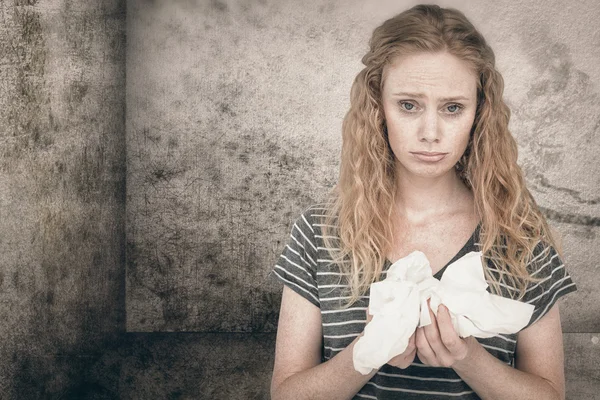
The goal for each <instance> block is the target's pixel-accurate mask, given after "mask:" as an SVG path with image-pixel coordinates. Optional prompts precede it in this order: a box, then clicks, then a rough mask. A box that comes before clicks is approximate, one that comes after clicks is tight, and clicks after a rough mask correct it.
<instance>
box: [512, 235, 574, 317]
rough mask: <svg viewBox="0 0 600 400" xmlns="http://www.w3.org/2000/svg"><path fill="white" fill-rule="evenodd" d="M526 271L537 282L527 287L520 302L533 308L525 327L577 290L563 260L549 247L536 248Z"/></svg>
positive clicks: (538, 246)
mask: <svg viewBox="0 0 600 400" xmlns="http://www.w3.org/2000/svg"><path fill="white" fill-rule="evenodd" d="M528 269H529V271H530V274H531V276H532V277H534V278H536V279H538V280H537V281H534V282H532V283H530V284H529V285H528V287H527V289H526V292H525V295H524V297H523V300H522V301H524V302H525V303H528V304H533V306H534V307H535V308H534V310H533V315H532V316H531V320H530V321H529V323H528V324H527V327H529V326H530V325H533V324H534V323H535V322H537V321H538V320H539V319H540V318H542V317H543V316H544V315H546V313H547V312H548V311H549V310H550V309H551V308H552V306H553V305H554V304H555V303H556V301H557V300H558V299H559V298H560V297H562V296H564V295H566V294H567V293H571V292H574V291H575V290H577V287H576V285H575V283H574V282H573V280H572V279H571V276H570V275H569V273H568V272H567V270H566V268H565V265H564V263H563V260H562V259H561V257H560V256H559V254H558V253H557V252H556V250H555V249H554V247H552V246H550V245H547V244H542V243H539V244H538V245H537V246H536V248H535V250H534V252H533V257H532V260H531V262H530V263H529V266H528Z"/></svg>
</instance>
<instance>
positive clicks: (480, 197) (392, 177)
mask: <svg viewBox="0 0 600 400" xmlns="http://www.w3.org/2000/svg"><path fill="white" fill-rule="evenodd" d="M369 47H370V50H369V51H368V52H367V54H365V55H364V56H363V58H362V63H363V64H364V65H365V67H364V69H363V70H362V71H360V72H359V74H358V75H357V76H356V78H355V80H354V82H353V85H352V89H351V92H350V100H351V102H350V109H349V111H348V112H347V114H346V115H345V117H344V121H343V124H342V140H343V144H342V155H341V165H340V175H339V181H338V183H337V185H336V186H335V187H334V189H333V191H332V193H331V196H330V201H329V202H328V207H327V208H328V212H327V216H326V218H325V221H324V233H323V235H324V240H325V241H326V245H327V247H328V248H330V250H329V251H330V254H331V256H332V259H333V262H334V263H336V264H337V265H339V268H340V269H341V271H342V272H344V273H345V275H346V276H347V277H348V284H349V287H350V297H351V299H350V300H349V301H348V303H347V305H350V304H352V303H354V302H355V301H356V300H357V299H358V298H359V297H360V296H361V295H363V294H364V293H365V292H366V290H367V289H368V287H369V285H370V284H371V283H373V282H375V281H376V280H378V279H379V276H380V274H381V271H382V268H383V266H384V263H385V260H386V254H387V253H388V252H389V251H390V250H391V248H392V243H393V218H394V215H395V211H394V204H395V194H396V182H397V179H396V174H397V172H396V169H395V168H394V166H395V157H394V154H393V153H392V150H391V148H390V145H389V141H388V138H387V130H386V127H385V120H384V113H383V105H382V98H381V97H382V96H381V93H382V86H383V81H384V77H383V76H382V74H383V70H384V67H385V66H386V65H388V64H389V63H390V62H391V61H392V60H393V59H394V58H395V57H397V56H402V55H406V54H410V53H415V52H448V53H450V54H452V55H454V56H456V57H458V58H459V59H461V60H463V61H466V62H467V63H468V64H469V65H470V66H472V67H473V68H474V71H476V76H479V81H478V83H477V100H478V104H477V111H476V114H475V119H474V123H473V127H472V129H471V134H470V139H469V143H468V145H467V149H466V151H465V153H464V154H463V156H462V157H461V159H460V161H459V162H458V164H457V166H456V169H457V173H458V174H459V177H460V178H461V179H462V180H463V182H464V183H465V185H466V186H467V187H468V188H469V189H470V190H471V191H472V192H473V196H474V199H475V205H476V207H475V208H476V212H477V214H478V216H479V218H480V220H481V227H480V242H481V244H482V249H481V251H482V253H483V256H484V258H485V259H487V260H490V261H492V262H493V264H494V266H495V269H496V270H497V271H498V272H497V274H495V275H493V274H491V273H490V271H488V270H487V269H486V279H487V280H488V282H489V283H490V285H491V287H492V290H493V291H494V292H496V293H499V292H500V291H501V289H500V286H506V285H509V286H510V287H513V288H516V289H517V291H516V293H517V295H516V296H513V297H517V298H521V297H522V295H523V294H524V292H525V288H526V286H527V284H528V283H529V282H532V281H535V280H536V279H534V278H533V277H532V276H531V275H530V272H529V271H528V268H527V266H528V264H530V262H531V261H532V259H533V257H534V249H535V248H536V247H537V246H538V245H539V244H540V243H541V242H543V243H545V244H549V245H551V246H553V247H554V248H555V249H556V250H557V252H558V253H559V255H561V250H560V248H559V243H558V242H557V241H556V239H555V238H554V234H553V233H552V232H551V229H550V227H549V225H548V223H547V222H546V219H545V218H544V216H543V214H542V213H541V211H540V210H539V208H538V206H537V204H536V202H535V200H534V198H533V196H532V195H531V193H530V192H529V190H528V189H527V188H526V185H525V181H524V178H523V173H522V171H521V169H520V167H519V166H518V165H517V144H516V142H515V139H514V138H513V136H512V135H511V133H510V131H509V130H508V122H509V119H510V110H509V108H508V107H507V105H506V104H505V103H504V101H503V99H502V93H503V90H504V81H503V79H502V76H501V75H500V73H499V72H498V71H497V70H496V68H495V56H494V52H493V51H492V49H491V48H490V46H488V44H487V43H486V41H485V39H484V38H483V36H482V35H481V34H480V33H479V32H478V31H477V30H476V29H475V27H474V26H473V25H472V24H471V23H470V22H469V20H468V19H467V18H466V17H465V16H464V14H462V13H461V12H460V11H458V10H455V9H452V8H441V7H439V6H436V5H418V6H415V7H413V8H411V9H409V10H406V11H404V12H402V13H400V14H398V15H396V16H395V17H393V18H391V19H388V20H387V21H385V22H384V23H383V24H382V25H380V26H379V27H377V28H376V29H375V30H374V31H373V36H372V38H371V40H370V42H369Z"/></svg>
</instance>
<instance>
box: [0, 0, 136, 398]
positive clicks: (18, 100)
mask: <svg viewBox="0 0 600 400" xmlns="http://www.w3.org/2000/svg"><path fill="white" fill-rule="evenodd" d="M124 24H125V7H124V5H123V4H122V3H120V2H119V1H94V2H79V3H77V2H70V1H66V2H62V1H39V2H38V1H36V0H27V1H26V0H15V1H10V2H8V1H1V2H0V84H1V85H2V86H1V90H0V109H1V110H2V111H1V113H0V321H2V322H1V323H0V336H1V337H2V338H3V339H2V344H1V345H0V398H2V399H9V398H15V399H16V398H19V399H36V398H54V397H59V395H63V396H66V397H67V398H77V396H78V395H82V396H83V395H85V393H86V390H88V389H87V384H86V382H91V381H93V380H94V379H96V378H95V377H94V376H93V374H89V373H87V372H86V370H87V368H88V366H87V365H86V364H87V362H88V361H89V360H91V359H93V358H94V357H93V356H92V355H91V354H92V353H97V352H98V351H99V349H102V347H101V346H102V343H103V342H105V341H110V340H112V337H113V335H114V334H115V333H116V332H118V331H122V330H123V327H124V324H125V313H124V305H125V301H124V298H125V297H124V286H125V285H124V258H125V241H124V218H125V214H124V211H125V196H124V193H125V187H124V183H125V180H124V178H125V151H124V148H125V140H124V121H125V114H124V111H125V108H124V104H125V103H124V99H125V97H124V90H123V89H124V83H125V80H124V77H125V74H124V68H123V67H124V59H125V51H124V50H125V48H124V34H125V30H124ZM88 355H89V357H90V358H86V357H88ZM106 393H109V392H106Z"/></svg>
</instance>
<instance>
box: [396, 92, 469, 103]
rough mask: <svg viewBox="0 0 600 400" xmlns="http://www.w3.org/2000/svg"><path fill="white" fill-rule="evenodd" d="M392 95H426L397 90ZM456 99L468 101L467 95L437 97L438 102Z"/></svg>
mask: <svg viewBox="0 0 600 400" xmlns="http://www.w3.org/2000/svg"><path fill="white" fill-rule="evenodd" d="M393 95H394V96H406V97H414V98H419V99H422V98H424V97H427V96H425V95H424V94H423V93H409V92H398V93H394V94H393ZM458 100H462V101H469V99H468V98H467V97H465V96H450V97H440V98H439V101H440V102H445V101H458Z"/></svg>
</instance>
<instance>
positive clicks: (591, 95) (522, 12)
mask: <svg viewBox="0 0 600 400" xmlns="http://www.w3.org/2000/svg"><path fill="white" fill-rule="evenodd" d="M363 3H364V2H359V1H351V2H348V1H343V2H342V1H329V2H317V1H314V2H303V4H301V3H300V2H295V1H292V0H285V1H278V0H273V1H256V2H254V1H227V2H226V1H219V0H214V1H166V0H162V1H161V0H154V1H149V0H148V1H142V0H130V1H128V2H127V6H126V5H125V2H124V1H123V0H98V1H94V2H84V1H79V2H76V1H69V0H40V1H36V0H14V1H10V2H8V1H0V85H2V86H1V90H0V109H2V113H0V321H2V323H1V324H0V333H1V334H2V336H3V337H4V338H5V340H3V341H2V344H1V345H0V398H7V399H30V398H31V399H37V398H69V399H70V398H73V399H88V398H89V399H112V398H126V399H138V398H139V399H147V398H181V399H187V398H190V399H191V398H216V399H218V398H223V399H231V398H244V399H246V398H248V399H265V398H268V394H267V393H268V384H269V379H270V369H271V367H272V360H273V347H274V331H275V328H276V320H277V310H278V304H279V293H280V291H281V287H280V286H278V285H275V284H273V283H272V282H271V281H268V280H267V278H266V276H267V273H268V271H269V270H270V268H271V267H272V264H273V262H274V261H275V259H276V257H277V255H278V253H279V252H280V251H281V249H282V247H283V241H285V240H286V237H287V235H288V232H289V228H290V223H291V221H292V220H293V219H294V218H295V217H296V216H297V215H298V213H299V212H300V211H301V210H302V209H303V208H305V207H306V206H308V205H309V204H311V203H312V202H314V201H317V200H318V199H320V198H322V196H323V195H324V194H325V193H326V190H327V189H328V187H329V186H331V185H332V184H333V182H334V181H335V177H336V169H337V165H338V164H337V163H338V161H337V154H338V152H339V146H340V137H339V136H340V135H339V133H340V124H341V119H342V117H343V114H344V112H345V110H346V108H347V106H348V91H349V88H350V84H351V82H352V79H353V77H354V75H355V74H356V73H357V72H358V71H359V69H360V62H359V60H360V57H361V55H362V54H363V53H364V51H365V49H366V43H367V40H368V37H369V35H370V33H371V31H372V29H373V28H374V27H375V26H377V25H378V24H379V23H380V22H382V21H383V20H384V19H385V18H387V17H389V16H391V15H393V14H394V13H396V12H399V11H401V10H402V9H405V8H406V7H408V6H410V5H412V4H414V3H408V2H398V1H391V0H390V1H374V2H368V3H364V4H363ZM439 4H442V5H450V6H455V7H457V8H459V9H462V10H463V11H464V12H465V13H466V14H467V16H468V17H470V18H471V19H472V21H473V22H474V23H475V24H476V26H478V27H479V28H480V30H481V31H482V32H483V33H484V35H485V36H486V38H487V39H488V41H489V42H490V43H491V44H492V46H493V48H494V49H495V51H496V55H497V59H498V65H499V68H500V70H501V71H502V72H503V74H504V77H505V80H506V98H507V101H508V102H509V104H510V106H511V108H512V110H513V118H512V121H511V128H512V131H513V133H514V135H515V137H516V138H517V140H518V142H519V146H520V163H521V165H522V166H523V169H524V170H525V172H526V175H527V180H528V183H529V185H530V188H531V190H532V191H533V193H534V195H535V196H536V199H537V200H538V203H539V204H540V206H542V207H543V208H544V210H545V212H546V214H547V216H548V217H549V221H550V222H551V224H552V225H553V226H555V227H556V228H557V229H558V230H559V231H560V232H561V233H562V234H563V236H564V247H565V250H566V258H565V261H566V263H567V265H568V268H569V271H570V272H571V273H572V275H573V277H574V280H575V281H576V283H577V284H578V286H579V292H577V293H575V294H572V295H570V296H569V297H568V299H567V300H566V301H564V302H563V304H562V315H563V328H564V331H565V353H566V364H565V370H566V375H567V388H568V398H569V399H584V398H585V399H593V398H594V396H597V394H596V393H598V392H599V391H600V370H599V369H598V363H597V360H598V359H600V318H599V317H600V312H599V311H598V307H597V306H596V304H598V301H597V300H598V291H597V290H594V289H595V288H597V287H598V282H599V279H598V278H597V276H596V275H595V272H596V268H595V266H596V263H595V260H597V259H598V256H600V254H599V253H600V251H599V250H598V249H599V248H600V246H598V245H597V244H598V230H599V229H600V228H599V225H600V222H599V220H600V212H599V211H600V210H599V207H600V205H599V204H600V201H599V200H598V199H599V198H600V193H599V191H600V178H599V177H600V175H599V171H598V168H599V167H598V163H597V162H596V159H597V157H596V156H595V153H594V152H596V151H598V145H597V144H596V141H595V139H597V138H598V133H599V129H600V107H598V105H599V100H598V91H599V87H600V86H599V85H600V71H599V70H598V65H599V62H598V61H599V60H600V33H599V31H598V30H597V29H596V22H595V21H597V20H598V18H599V17H600V7H598V6H597V5H596V4H595V2H594V1H593V0H587V1H581V2H579V3H578V4H577V5H575V4H565V3H562V2H558V1H550V2H543V3H542V2H539V1H534V0H529V1H525V2H519V4H518V5H517V3H514V2H500V3H498V2H492V1H460V2H459V1H454V2H439ZM126 12H127V18H126ZM126 61H127V63H126ZM125 73H126V74H127V82H126V81H125ZM125 105H127V113H126V114H125ZM126 178H127V190H125V180H126ZM126 206H127V209H126ZM126 255H127V262H126ZM126 300H127V301H126ZM142 331H143V332H145V333H141V332H142ZM176 331H178V332H181V333H176ZM183 331H187V333H184V332H183ZM136 332H140V333H136ZM231 382H239V384H236V385H232V384H231Z"/></svg>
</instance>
